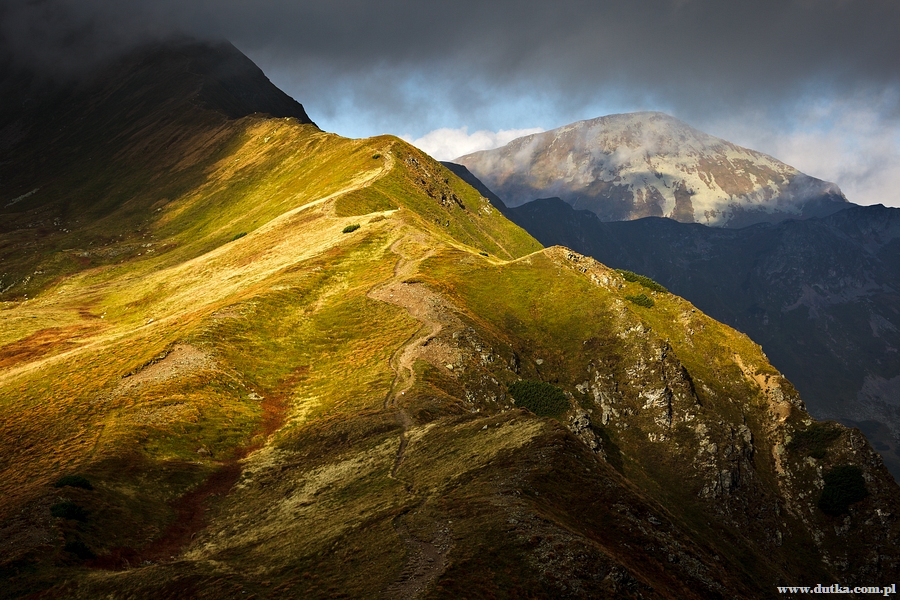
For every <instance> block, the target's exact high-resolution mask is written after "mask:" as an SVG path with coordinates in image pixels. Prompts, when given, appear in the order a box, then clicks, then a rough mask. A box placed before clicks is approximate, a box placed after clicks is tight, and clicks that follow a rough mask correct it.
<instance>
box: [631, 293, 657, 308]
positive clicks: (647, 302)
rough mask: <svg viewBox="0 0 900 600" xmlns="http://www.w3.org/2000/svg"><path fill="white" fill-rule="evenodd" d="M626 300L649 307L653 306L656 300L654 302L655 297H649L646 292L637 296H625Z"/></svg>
mask: <svg viewBox="0 0 900 600" xmlns="http://www.w3.org/2000/svg"><path fill="white" fill-rule="evenodd" d="M625 299H626V300H630V301H631V302H634V303H635V304H637V305H638V306H644V307H647V308H652V307H653V305H654V304H656V303H655V302H653V298H648V297H647V295H646V294H638V295H637V296H625Z"/></svg>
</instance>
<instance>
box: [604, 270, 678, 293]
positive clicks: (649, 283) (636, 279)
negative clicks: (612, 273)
mask: <svg viewBox="0 0 900 600" xmlns="http://www.w3.org/2000/svg"><path fill="white" fill-rule="evenodd" d="M616 273H618V274H619V275H621V276H622V277H624V278H625V281H630V282H632V283H639V284H641V285H642V286H643V287H645V288H647V289H648V290H651V291H654V292H663V293H668V292H669V290H667V289H666V288H664V287H663V286H661V285H659V284H658V283H656V282H655V281H653V280H652V279H650V278H649V277H644V276H643V275H638V274H637V273H634V272H632V271H626V270H625V269H616Z"/></svg>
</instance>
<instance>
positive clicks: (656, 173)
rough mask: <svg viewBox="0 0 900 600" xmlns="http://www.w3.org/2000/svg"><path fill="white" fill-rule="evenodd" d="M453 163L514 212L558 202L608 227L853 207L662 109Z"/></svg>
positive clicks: (738, 221) (833, 189) (746, 220)
mask: <svg viewBox="0 0 900 600" xmlns="http://www.w3.org/2000/svg"><path fill="white" fill-rule="evenodd" d="M453 162H455V163H459V164H462V165H464V166H465V167H467V168H468V169H469V170H470V171H471V172H472V173H473V174H474V175H475V176H476V177H478V178H479V179H480V180H481V181H483V182H484V184H485V185H487V187H488V188H490V189H491V190H493V191H494V192H495V193H496V194H497V195H498V196H499V197H500V198H502V199H503V201H504V202H505V203H506V204H507V205H508V206H510V207H516V206H521V205H522V204H525V203H526V202H529V201H531V200H535V199H537V198H548V197H559V198H561V199H562V200H564V201H565V202H567V203H568V204H570V205H572V206H573V207H575V208H578V209H582V210H589V211H591V212H593V213H595V214H596V215H597V216H598V217H600V220H602V221H626V220H631V219H639V218H642V217H669V218H671V219H674V220H676V221H680V222H684V223H703V224H705V225H714V226H718V227H742V226H745V225H750V224H752V223H758V222H777V221H781V220H783V219H786V218H809V217H815V216H825V215H827V214H831V213H833V212H835V211H837V210H840V209H842V208H846V207H847V206H848V202H847V199H846V198H845V197H844V195H843V194H842V193H841V190H840V189H839V188H838V186H837V185H835V184H833V183H829V182H826V181H822V180H820V179H816V178H814V177H810V176H808V175H804V174H803V173H801V172H799V171H798V170H797V169H795V168H793V167H791V166H788V165H786V164H784V163H782V162H780V161H778V160H776V159H774V158H772V157H771V156H767V155H765V154H762V153H760V152H755V151H753V150H748V149H746V148H742V147H740V146H737V145H735V144H732V143H731V142H727V141H725V140H723V139H719V138H716V137H713V136H711V135H707V134H705V133H703V132H702V131H698V130H697V129H694V128H693V127H690V126H688V125H687V124H685V123H683V122H681V121H679V120H677V119H675V118H673V117H670V116H668V115H665V114H663V113H658V112H640V113H630V114H619V115H610V116H606V117H600V118H598V119H592V120H589V121H579V122H577V123H572V124H571V125H566V126H564V127H560V128H558V129H553V130H551V131H546V132H544V133H537V134H533V135H529V136H525V137H521V138H518V139H515V140H513V141H512V142H510V143H508V144H507V145H506V146H503V147H501V148H496V149H493V150H484V151H481V152H475V153H473V154H468V155H466V156H462V157H459V158H457V159H455V160H454V161H453Z"/></svg>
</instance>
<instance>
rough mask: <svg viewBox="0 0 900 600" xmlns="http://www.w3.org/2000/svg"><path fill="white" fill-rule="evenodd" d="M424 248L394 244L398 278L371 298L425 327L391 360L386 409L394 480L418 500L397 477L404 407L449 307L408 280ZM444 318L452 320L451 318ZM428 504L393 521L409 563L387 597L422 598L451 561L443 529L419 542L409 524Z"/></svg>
mask: <svg viewBox="0 0 900 600" xmlns="http://www.w3.org/2000/svg"><path fill="white" fill-rule="evenodd" d="M425 243H427V240H425V239H422V238H419V237H418V236H406V237H402V238H400V239H398V240H397V241H395V242H394V243H393V244H392V245H391V251H392V252H394V253H395V254H397V255H398V259H397V262H396V263H395V265H394V275H393V277H392V278H391V280H389V281H388V282H387V283H386V284H384V285H381V286H379V287H376V288H373V289H372V290H370V291H369V293H368V294H367V295H368V296H369V297H370V298H373V299H375V300H380V301H382V302H387V303H389V304H393V305H395V306H398V307H401V308H403V309H405V310H406V311H407V312H408V313H409V314H410V316H412V317H413V318H415V319H416V320H418V321H420V322H421V323H422V325H421V327H420V328H419V329H418V330H417V331H416V332H415V333H413V334H412V335H411V336H410V338H409V339H408V340H407V341H406V342H405V343H404V344H403V345H401V346H400V347H399V348H397V350H396V351H395V352H394V353H393V355H392V356H391V358H390V365H391V369H392V370H393V371H394V380H393V382H392V383H391V387H390V389H389V391H388V393H387V395H386V396H385V399H384V408H385V410H393V411H394V412H395V415H396V418H397V421H398V422H399V423H400V426H401V432H400V443H399V446H398V448H397V454H396V456H395V458H394V464H393V465H392V467H391V471H390V475H389V476H390V477H391V478H392V479H395V480H397V481H400V482H401V483H404V486H405V489H406V490H407V493H409V494H411V495H415V491H414V490H413V486H412V485H411V484H409V483H407V482H403V481H402V480H401V479H400V478H399V477H398V476H397V472H398V470H399V469H400V466H401V465H402V463H403V460H404V458H405V456H406V450H407V447H408V445H409V430H410V428H411V427H412V426H413V420H412V418H411V417H410V416H409V413H408V412H407V411H406V409H405V408H404V407H403V403H402V400H403V397H404V396H405V395H406V392H407V391H408V390H410V389H411V388H412V386H413V384H414V383H415V370H414V365H415V362H416V360H419V359H420V358H423V355H424V354H425V351H426V349H427V347H428V344H429V342H430V341H431V340H433V339H434V338H435V337H436V336H437V335H438V333H440V331H441V329H443V327H444V323H442V322H441V320H440V318H439V307H440V308H443V304H444V303H443V302H442V300H441V299H440V298H439V297H438V296H437V294H435V293H434V292H432V291H431V290H429V289H427V288H426V287H424V286H423V285H421V284H418V283H411V282H407V281H404V280H405V279H406V278H408V277H409V276H411V275H413V274H414V273H415V272H416V270H417V267H418V265H419V263H421V261H422V260H424V259H426V258H428V257H429V256H431V255H432V254H433V252H434V251H433V250H432V249H431V248H428V247H427V246H425V245H424V244H425ZM405 250H406V251H407V253H405V252H404V251H405ZM409 250H412V252H409ZM440 312H443V311H440ZM440 316H441V317H443V318H444V319H446V318H447V314H446V313H443V314H441V315H440ZM425 500H426V498H424V497H423V498H421V499H419V500H418V501H416V502H415V503H414V505H413V506H412V507H411V508H409V509H407V510H405V511H404V512H403V513H401V514H400V515H398V516H397V517H396V518H394V520H393V521H392V525H393V527H394V530H395V531H396V532H397V535H398V536H399V537H400V539H401V540H402V541H403V544H404V546H405V547H406V562H405V564H404V566H403V569H402V570H401V572H400V576H399V578H398V579H397V580H396V581H394V582H392V583H391V584H390V585H389V586H388V588H387V590H385V597H386V598H402V599H413V598H419V597H421V596H422V594H423V593H424V591H425V590H426V589H427V588H428V586H429V585H430V584H431V583H432V582H433V581H434V580H435V579H437V577H438V576H440V574H441V573H442V572H443V571H444V568H445V567H446V562H447V561H446V556H447V552H448V551H449V548H450V544H449V538H448V537H447V536H446V535H443V536H442V535H441V532H440V530H439V531H438V534H437V535H435V536H434V537H433V538H432V539H431V540H422V539H419V538H418V537H417V536H416V535H414V534H413V533H412V532H411V531H410V528H409V526H408V525H407V524H406V522H405V521H406V519H407V517H408V515H409V513H410V511H414V510H416V509H417V508H418V507H419V506H421V505H422V504H423V503H424V502H425ZM439 538H440V539H439Z"/></svg>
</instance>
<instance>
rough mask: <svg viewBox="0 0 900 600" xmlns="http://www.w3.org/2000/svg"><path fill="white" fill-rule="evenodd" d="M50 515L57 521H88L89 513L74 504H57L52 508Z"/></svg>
mask: <svg viewBox="0 0 900 600" xmlns="http://www.w3.org/2000/svg"><path fill="white" fill-rule="evenodd" d="M50 514H51V515H53V516H54V517H56V518H57V519H71V520H73V521H86V520H87V512H85V510H84V509H83V508H81V507H80V506H78V505H77V504H75V503H74V502H57V503H56V504H54V505H53V506H51V507H50Z"/></svg>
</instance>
